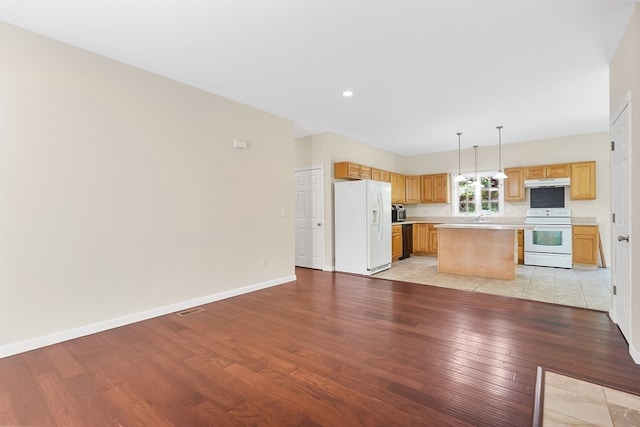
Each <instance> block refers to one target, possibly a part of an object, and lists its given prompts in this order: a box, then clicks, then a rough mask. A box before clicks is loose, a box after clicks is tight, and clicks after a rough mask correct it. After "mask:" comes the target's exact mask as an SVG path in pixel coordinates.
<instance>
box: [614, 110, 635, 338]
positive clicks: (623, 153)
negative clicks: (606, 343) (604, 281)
mask: <svg viewBox="0 0 640 427" xmlns="http://www.w3.org/2000/svg"><path fill="white" fill-rule="evenodd" d="M611 138H612V141H613V143H614V149H613V151H612V154H611V212H612V214H613V219H612V224H611V236H612V242H611V246H612V248H613V253H612V255H613V263H612V269H611V283H612V285H613V286H614V289H615V292H614V295H613V298H612V306H611V318H612V319H613V320H614V321H615V322H616V323H617V324H618V327H619V328H620V330H621V331H622V333H623V334H624V336H625V337H626V338H627V340H630V339H631V277H632V273H633V272H632V265H631V253H630V246H629V235H630V232H631V225H630V215H631V205H630V200H631V185H632V183H631V175H630V171H629V157H630V150H631V147H630V144H631V102H630V101H628V102H627V103H626V105H625V106H624V107H623V109H622V110H621V112H620V113H619V114H618V115H617V117H616V118H615V119H614V121H613V124H612V125H611Z"/></svg>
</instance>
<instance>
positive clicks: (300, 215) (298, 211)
mask: <svg viewBox="0 0 640 427" xmlns="http://www.w3.org/2000/svg"><path fill="white" fill-rule="evenodd" d="M294 175H295V177H294V178H295V228H296V229H295V236H296V248H295V251H296V260H295V263H296V266H298V267H306V268H315V269H320V270H321V269H322V266H323V265H324V169H323V167H322V166H319V167H315V168H311V169H304V170H297V171H295V173H294Z"/></svg>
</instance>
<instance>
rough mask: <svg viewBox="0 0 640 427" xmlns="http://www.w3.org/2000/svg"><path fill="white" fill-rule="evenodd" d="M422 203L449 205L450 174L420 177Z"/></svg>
mask: <svg viewBox="0 0 640 427" xmlns="http://www.w3.org/2000/svg"><path fill="white" fill-rule="evenodd" d="M420 187H421V191H420V203H449V193H450V191H449V174H448V173H439V174H435V175H422V176H420Z"/></svg>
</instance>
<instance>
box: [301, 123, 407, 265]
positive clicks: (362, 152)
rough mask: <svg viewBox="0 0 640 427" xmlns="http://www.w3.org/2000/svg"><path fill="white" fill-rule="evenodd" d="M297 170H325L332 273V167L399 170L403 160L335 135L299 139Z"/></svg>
mask: <svg viewBox="0 0 640 427" xmlns="http://www.w3.org/2000/svg"><path fill="white" fill-rule="evenodd" d="M295 144H296V147H297V148H296V162H297V163H296V168H298V169H303V168H307V167H310V166H323V167H324V174H325V176H324V194H325V198H324V224H325V227H324V239H325V240H324V248H325V251H324V267H323V268H324V269H325V270H333V266H334V265H335V263H334V258H333V182H334V181H335V180H334V179H333V164H334V163H335V162H342V161H357V162H358V163H362V164H365V165H368V166H372V167H375V168H379V169H384V170H398V169H401V167H400V160H401V157H400V156H398V155H396V154H393V153H390V152H388V151H384V150H381V149H379V148H375V147H372V146H370V145H367V144H364V143H362V142H359V141H356V140H354V139H350V138H347V137H345V136H342V135H339V134H336V133H331V132H329V133H323V134H319V135H314V136H312V137H305V138H298V139H296V141H295Z"/></svg>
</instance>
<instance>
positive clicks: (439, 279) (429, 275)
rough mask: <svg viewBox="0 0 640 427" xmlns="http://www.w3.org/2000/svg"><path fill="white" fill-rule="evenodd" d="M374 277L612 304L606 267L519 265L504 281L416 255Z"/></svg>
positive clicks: (574, 302) (591, 305) (592, 306)
mask: <svg viewBox="0 0 640 427" xmlns="http://www.w3.org/2000/svg"><path fill="white" fill-rule="evenodd" d="M373 277H378V278H384V279H392V280H402V281H406V282H413V283H419V284H425V285H431V286H439V287H446V288H453V289H460V290H465V291H473V292H481V293H488V294H494V295H499V296H505V297H512V298H524V299H531V300H534V301H544V302H550V303H556V304H563V305H570V306H574V307H583V308H584V307H586V308H590V309H593V310H600V311H608V310H609V307H610V304H611V290H610V288H611V271H610V270H609V269H602V268H600V269H597V270H576V269H563V268H551V267H537V266H531V265H518V266H517V269H516V279H515V280H504V281H501V280H497V279H488V278H482V277H474V276H462V275H457V274H445V273H439V272H438V259H437V258H436V257H424V256H412V257H410V258H407V259H404V260H402V261H398V262H394V263H393V264H392V267H391V268H390V269H389V270H385V271H383V272H380V273H378V274H376V275H375V276H373Z"/></svg>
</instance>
